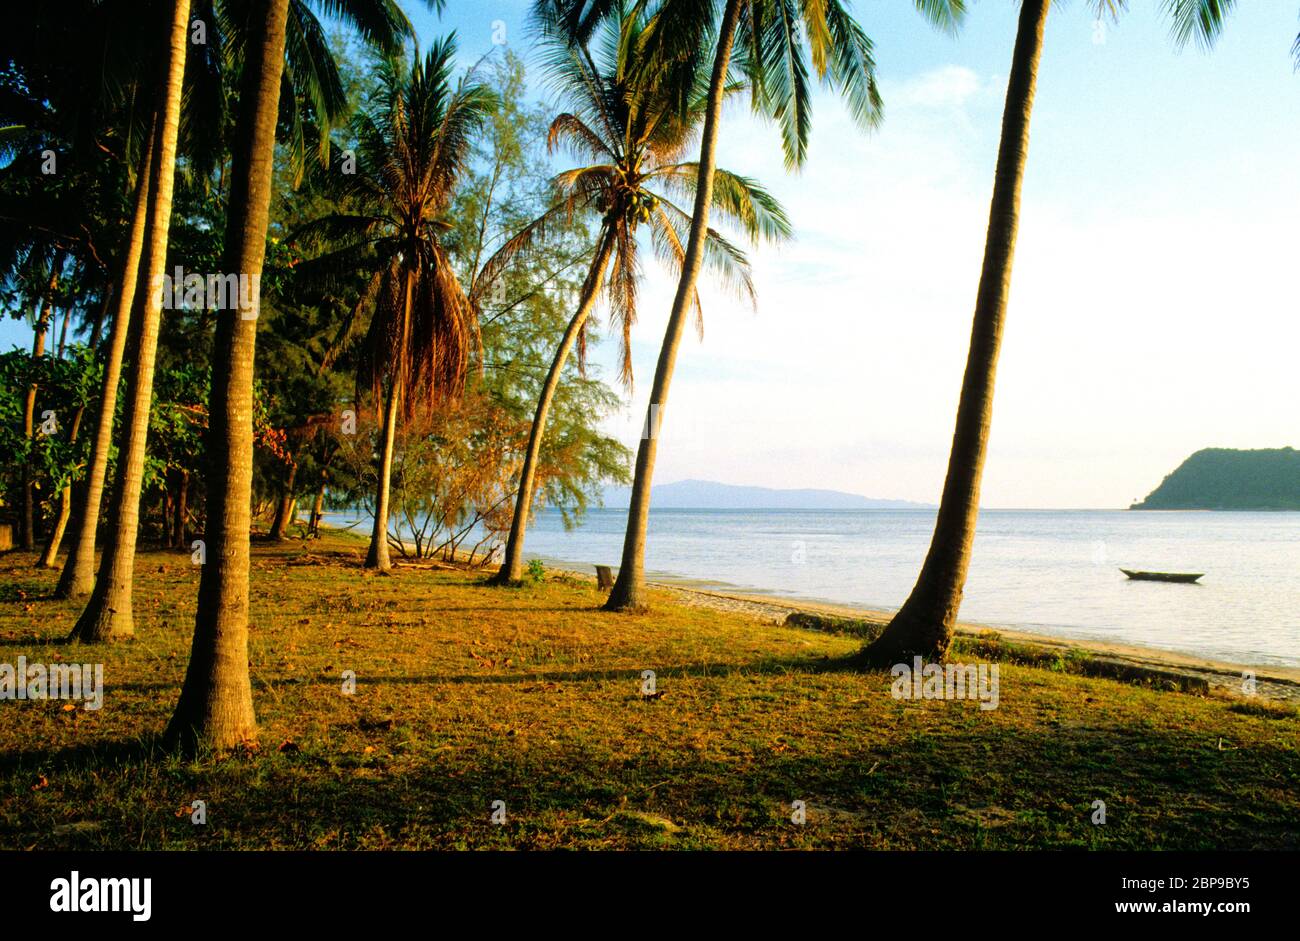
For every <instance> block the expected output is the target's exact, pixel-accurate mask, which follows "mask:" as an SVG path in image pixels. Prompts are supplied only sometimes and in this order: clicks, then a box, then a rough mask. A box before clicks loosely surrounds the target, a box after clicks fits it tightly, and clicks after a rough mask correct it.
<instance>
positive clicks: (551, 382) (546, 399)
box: [492, 233, 613, 584]
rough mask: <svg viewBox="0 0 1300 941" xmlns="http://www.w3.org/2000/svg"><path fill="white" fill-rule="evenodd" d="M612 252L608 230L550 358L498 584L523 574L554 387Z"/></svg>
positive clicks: (598, 291)
mask: <svg viewBox="0 0 1300 941" xmlns="http://www.w3.org/2000/svg"><path fill="white" fill-rule="evenodd" d="M612 251H613V238H612V237H611V236H610V235H609V234H608V233H605V234H604V235H603V236H602V238H601V241H600V245H599V247H598V248H597V249H596V257H595V259H594V260H593V261H592V263H591V269H590V271H589V272H588V273H587V279H586V281H585V282H583V286H582V297H581V299H580V300H579V302H578V310H577V312H576V313H574V315H573V319H572V320H570V321H569V326H568V327H567V328H566V329H565V331H564V336H563V338H562V339H561V340H560V346H559V349H557V350H556V351H555V358H554V359H553V360H552V361H551V370H550V372H548V373H547V374H546V382H545V383H544V384H543V385H542V392H541V395H540V396H539V397H538V399H537V411H536V413H535V414H534V415H533V427H532V428H531V430H530V431H529V432H528V450H527V451H526V452H525V454H524V466H523V470H521V471H520V472H519V493H518V495H517V496H516V498H515V515H514V517H513V518H512V519H511V520H510V537H509V539H507V541H506V557H505V561H504V562H503V564H502V566H501V571H499V572H497V574H496V575H495V576H494V577H493V578H492V581H494V582H496V583H498V584H513V583H514V582H517V581H519V580H520V578H522V577H523V573H524V535H525V533H526V531H527V529H528V517H529V514H531V513H532V510H533V483H534V481H535V479H536V476H537V459H538V455H540V454H541V451H542V438H543V436H544V435H545V434H546V416H547V415H548V414H549V413H550V410H551V401H552V400H553V399H554V398H555V390H556V389H557V388H559V385H560V376H561V375H563V373H564V364H565V362H566V361H567V360H568V358H569V353H570V351H571V350H572V349H573V345H574V343H575V342H577V339H578V335H579V334H580V333H581V332H582V328H583V325H584V324H585V323H586V322H587V318H588V317H590V316H591V311H592V309H593V308H594V307H595V306H596V298H597V296H598V295H599V294H600V286H601V282H602V280H603V279H604V276H605V268H606V265H607V264H608V262H609V256H610V254H611V253H612Z"/></svg>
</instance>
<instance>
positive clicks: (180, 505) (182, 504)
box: [172, 469, 190, 549]
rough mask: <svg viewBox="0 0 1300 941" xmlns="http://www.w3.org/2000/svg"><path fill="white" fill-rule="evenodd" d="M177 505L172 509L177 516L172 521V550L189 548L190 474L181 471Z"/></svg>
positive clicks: (177, 485)
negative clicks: (187, 525) (186, 527)
mask: <svg viewBox="0 0 1300 941" xmlns="http://www.w3.org/2000/svg"><path fill="white" fill-rule="evenodd" d="M176 476H177V480H176V505H175V506H174V507H173V508H172V510H173V512H174V514H175V516H174V518H173V520H172V548H173V549H185V548H188V546H187V543H186V542H185V524H186V523H187V522H189V518H190V472H189V471H187V470H184V469H181V470H180V471H178V472H177V475H176Z"/></svg>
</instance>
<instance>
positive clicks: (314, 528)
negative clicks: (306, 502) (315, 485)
mask: <svg viewBox="0 0 1300 941" xmlns="http://www.w3.org/2000/svg"><path fill="white" fill-rule="evenodd" d="M324 507H325V481H323V480H322V481H321V485H320V487H319V489H317V491H316V500H315V502H313V503H312V505H311V519H310V520H309V521H308V523H307V535H308V536H312V537H318V536H320V517H321V512H322V510H323V509H324Z"/></svg>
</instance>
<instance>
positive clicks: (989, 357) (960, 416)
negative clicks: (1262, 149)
mask: <svg viewBox="0 0 1300 941" xmlns="http://www.w3.org/2000/svg"><path fill="white" fill-rule="evenodd" d="M1050 3H1051V0H1022V3H1021V8H1020V21H1019V23H1018V25H1017V27H1016V41H1015V48H1014V49H1013V51H1012V54H1011V75H1010V77H1009V78H1008V81H1007V97H1006V105H1005V107H1004V109H1003V112H1002V137H1001V141H1000V143H999V146H998V160H997V167H996V169H995V170H994V178H993V198H992V201H991V203H990V205H989V223H988V231H987V234H986V236H985V243H984V265H983V268H982V269H981V271H980V281H979V288H978V290H977V292H976V295H975V316H974V323H973V325H972V328H971V340H970V352H969V354H968V356H967V360H966V374H965V377H964V378H963V380H962V386H961V397H960V400H959V402H958V405H957V427H956V431H955V432H954V433H953V439H952V450H951V452H950V454H949V457H948V474H947V478H946V479H945V480H944V485H943V496H942V498H941V499H940V502H939V514H938V518H937V519H936V521H935V526H934V534H933V536H932V537H931V540H930V549H929V552H928V553H927V555H926V557H925V562H924V564H923V565H922V566H921V573H920V575H919V576H918V577H917V580H916V585H915V586H914V587H913V588H912V592H911V594H910V595H909V596H908V598H907V600H906V601H905V602H904V603H903V606H902V607H901V608H899V610H898V612H897V613H896V614H895V615H894V617H893V618H892V619H891V620H890V622H889V625H888V626H887V627H886V628H885V631H884V633H882V634H881V635H880V637H878V638H877V639H876V640H875V641H874V642H873V643H872V644H870V645H869V646H868V647H867V648H866V649H865V650H863V651H862V653H861V654H860V655H859V657H858V660H859V661H860V663H861V664H862V665H864V666H889V665H891V664H894V663H898V662H901V661H908V660H910V659H911V658H913V657H917V656H919V657H922V658H942V657H943V656H944V655H945V654H946V653H947V650H948V646H949V645H950V644H951V642H952V634H953V628H954V626H955V625H956V623H957V612H958V610H959V608H960V607H961V599H962V593H963V590H964V589H965V585H966V573H967V571H968V569H969V568H970V560H971V549H972V547H973V545H974V542H975V524H976V521H977V518H978V516H979V497H980V483H981V480H982V478H983V475H984V460H985V457H986V455H987V452H988V438H989V429H990V427H991V426H992V422H993V384H994V379H995V377H996V374H997V365H998V352H999V350H1000V348H1001V346H1002V333H1003V327H1004V324H1005V322H1006V313H1007V299H1008V296H1009V295H1010V291H1011V267H1012V261H1013V259H1014V256H1015V248H1016V233H1017V230H1018V228H1019V222H1020V189H1021V183H1022V181H1023V180H1024V175H1025V162H1026V157H1027V156H1028V152H1029V118H1030V115H1031V113H1032V112H1033V107H1034V91H1035V86H1036V84H1037V78H1038V61H1039V57H1040V55H1041V54H1042V49H1043V32H1044V29H1045V27H1046V25H1047V13H1048V7H1049V6H1050ZM1094 3H1095V6H1096V7H1097V14H1098V16H1100V15H1102V13H1104V12H1109V13H1110V14H1112V15H1114V14H1116V13H1118V11H1119V9H1120V8H1121V7H1122V6H1123V5H1124V4H1123V0H1094ZM1229 6H1231V4H1230V3H1225V2H1223V0H1166V9H1167V10H1168V11H1169V12H1170V13H1171V14H1172V16H1173V35H1174V39H1175V41H1177V42H1178V43H1179V44H1182V43H1185V42H1186V41H1187V40H1188V39H1190V38H1192V37H1193V36H1196V37H1197V38H1198V39H1199V40H1200V41H1201V42H1203V43H1205V44H1207V45H1208V44H1209V43H1212V42H1213V41H1214V39H1215V38H1216V37H1217V36H1218V33H1219V31H1220V29H1221V28H1222V24H1223V16H1224V13H1225V11H1226V9H1227V8H1228V7H1229Z"/></svg>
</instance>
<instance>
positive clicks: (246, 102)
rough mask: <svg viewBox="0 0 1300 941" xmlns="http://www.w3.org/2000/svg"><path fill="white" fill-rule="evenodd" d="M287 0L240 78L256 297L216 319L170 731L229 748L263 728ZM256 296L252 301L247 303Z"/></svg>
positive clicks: (244, 246) (238, 232) (227, 250)
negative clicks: (190, 633) (275, 212)
mask: <svg viewBox="0 0 1300 941" xmlns="http://www.w3.org/2000/svg"><path fill="white" fill-rule="evenodd" d="M289 3H290V0H259V2H258V3H257V4H256V10H255V14H254V16H255V19H253V20H252V23H253V24H254V27H255V29H254V32H253V34H252V36H251V37H250V41H249V45H248V51H247V59H246V61H245V64H244V72H243V76H242V80H241V86H240V105H239V116H238V119H237V121H236V124H235V140H234V146H233V150H232V162H231V189H230V209H229V213H228V216H227V220H226V240H225V247H224V259H223V262H224V266H225V270H227V271H237V272H239V273H240V274H242V275H246V276H247V277H248V278H249V280H250V283H251V284H252V285H253V286H254V290H253V296H252V297H251V298H243V297H241V299H240V305H239V307H238V309H236V310H230V311H227V312H225V313H224V315H223V316H221V317H219V318H218V320H217V327H216V336H215V340H214V347H213V353H212V360H213V368H212V391H211V395H210V397H209V413H210V415H211V418H210V420H209V426H208V436H207V460H208V470H207V485H208V524H207V528H206V530H205V532H204V536H205V538H206V540H207V550H208V551H207V556H206V558H207V561H206V563H205V564H204V566H203V570H202V573H201V574H200V576H199V597H198V607H197V610H196V612H195V617H194V640H193V643H192V644H191V647H190V662H189V666H188V667H187V668H186V671H185V682H184V685H183V686H182V687H181V695H180V700H179V701H178V702H177V704H176V711H175V713H173V715H172V718H171V722H170V723H169V724H168V726H167V730H166V733H165V736H164V738H165V739H166V741H167V742H168V743H169V744H171V745H173V746H179V747H181V748H187V749H188V748H193V747H194V746H196V745H197V744H198V743H200V742H203V743H207V744H209V745H211V746H212V747H214V748H218V749H224V748H229V747H231V746H233V745H236V744H238V743H239V742H241V741H245V740H248V739H252V738H254V737H255V736H256V733H257V719H256V716H255V715H254V712H253V690H252V683H251V680H250V679H249V675H248V557H249V541H248V540H249V536H248V532H249V524H250V517H251V510H250V502H251V499H252V488H253V357H254V352H255V349H256V341H257V308H258V305H259V303H260V278H261V274H262V265H263V262H264V261H265V258H266V230H267V226H268V224H269V217H270V206H271V178H272V169H273V165H274V162H275V128H276V120H277V116H278V114H279V103H280V84H281V82H280V79H281V73H282V72H283V70H284V46H285V24H286V21H287V20H288V15H289ZM250 301H251V303H250Z"/></svg>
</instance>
